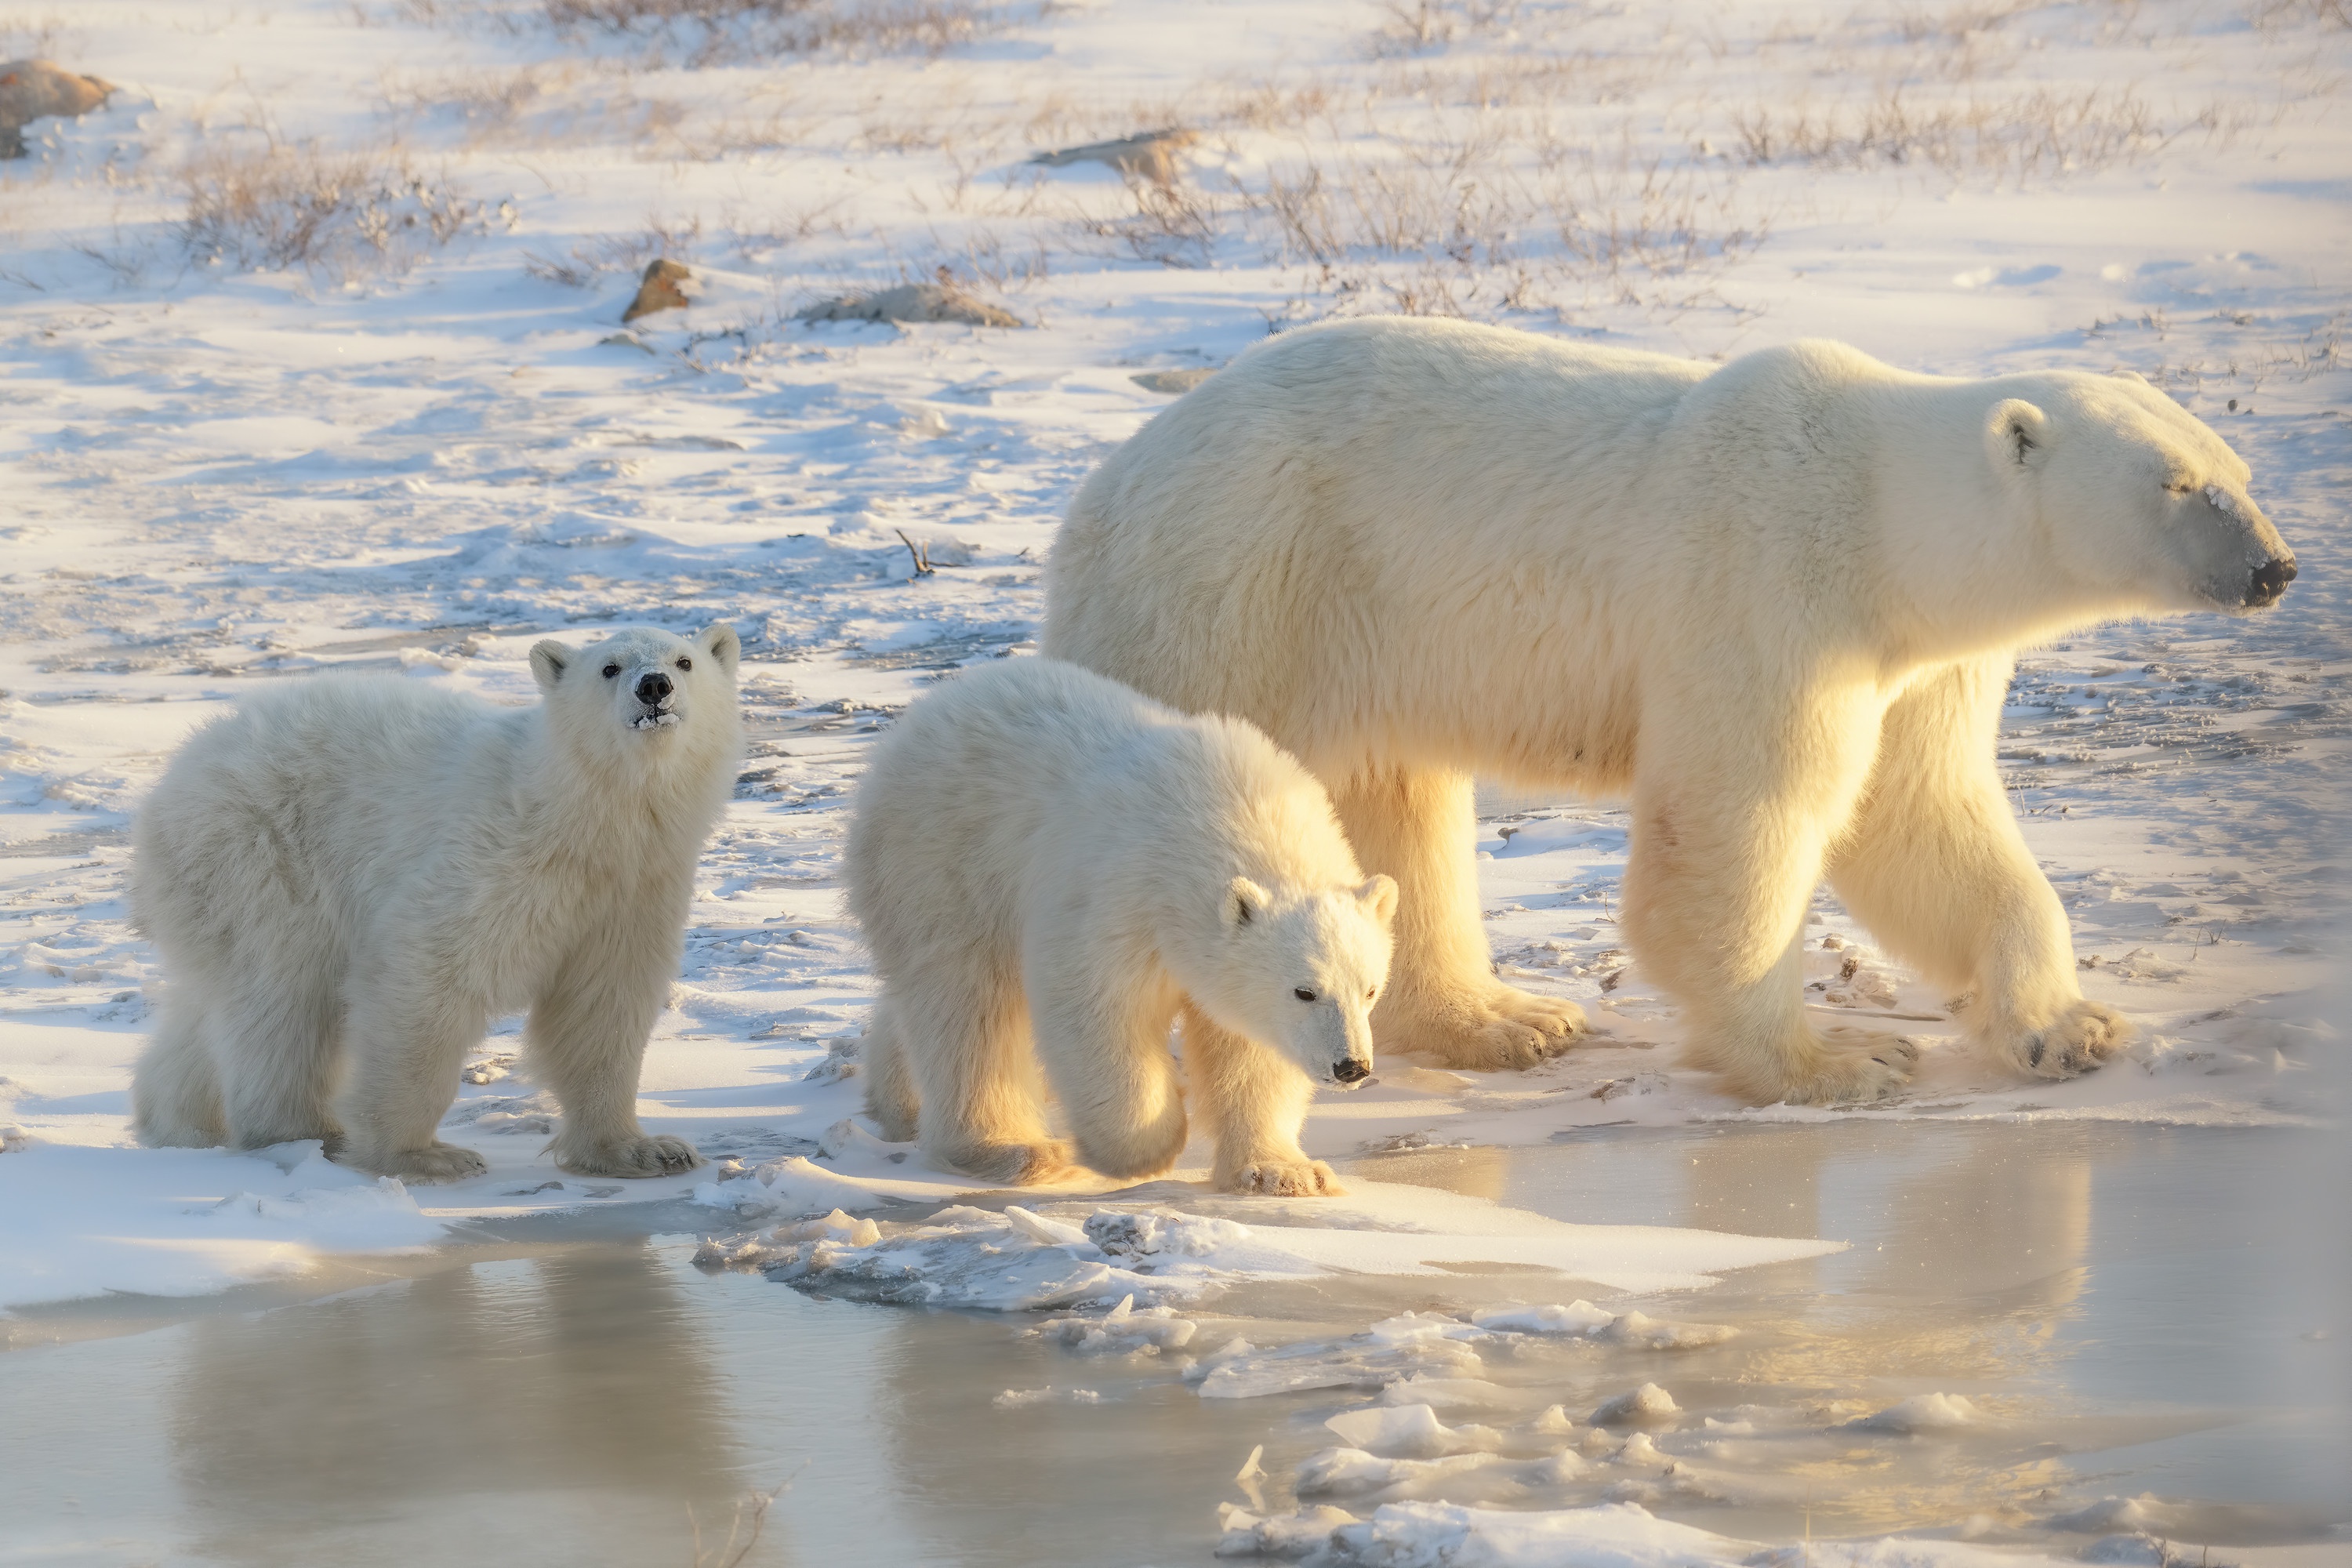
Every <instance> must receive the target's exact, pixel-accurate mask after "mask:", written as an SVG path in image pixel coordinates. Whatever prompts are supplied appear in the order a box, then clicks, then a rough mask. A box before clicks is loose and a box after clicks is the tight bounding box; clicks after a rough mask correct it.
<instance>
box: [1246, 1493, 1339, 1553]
mask: <svg viewBox="0 0 2352 1568" xmlns="http://www.w3.org/2000/svg"><path fill="white" fill-rule="evenodd" d="M1355 1522H1356V1516H1355V1515H1354V1514H1352V1513H1349V1511H1348V1510H1346V1509H1343V1508H1334V1507H1332V1506H1331V1505H1330V1504H1328V1503H1317V1504H1315V1505H1313V1506H1311V1507H1307V1508H1302V1509H1300V1510H1298V1511H1297V1512H1296V1513H1293V1514H1286V1515H1284V1516H1281V1517H1278V1518H1273V1519H1261V1518H1260V1517H1258V1516H1257V1515H1256V1514H1254V1513H1252V1512H1250V1511H1249V1510H1246V1509H1242V1508H1236V1507H1234V1505H1233V1504H1231V1503H1227V1504H1225V1505H1223V1508H1222V1509H1221V1510H1220V1511H1219V1518H1218V1521H1217V1524H1218V1528H1219V1530H1220V1531H1223V1534H1222V1535H1221V1536H1220V1537H1219V1539H1218V1542H1217V1555H1218V1556H1220V1557H1272V1558H1279V1559H1283V1560H1286V1561H1296V1560H1297V1559H1299V1558H1302V1557H1305V1556H1307V1554H1308V1553H1309V1552H1316V1551H1318V1550H1320V1549H1321V1548H1322V1547H1323V1546H1324V1545H1325V1544H1326V1543H1327V1542H1329V1540H1330V1538H1331V1531H1333V1530H1335V1529H1337V1528H1338V1527H1339V1526H1340V1525H1343V1524H1353V1523H1355Z"/></svg>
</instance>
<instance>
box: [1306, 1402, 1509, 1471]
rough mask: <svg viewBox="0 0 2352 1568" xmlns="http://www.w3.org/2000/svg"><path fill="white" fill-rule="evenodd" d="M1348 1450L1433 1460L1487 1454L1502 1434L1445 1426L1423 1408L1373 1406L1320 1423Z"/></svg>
mask: <svg viewBox="0 0 2352 1568" xmlns="http://www.w3.org/2000/svg"><path fill="white" fill-rule="evenodd" d="M1323 1425H1324V1426H1328V1427H1329V1428H1330V1429H1331V1430H1332V1431H1334V1432H1336V1433H1338V1434H1339V1436H1340V1437H1341V1438H1342V1439H1343V1440H1345V1441H1346V1442H1347V1443H1348V1444H1349V1447H1356V1448H1361V1449H1363V1450H1364V1451H1365V1452H1367V1453H1371V1454H1379V1455H1381V1456H1382V1457H1384V1458H1408V1459H1433V1458H1441V1457H1443V1456H1444V1455H1447V1454H1467V1453H1476V1452H1491V1451H1493V1450H1494V1449H1496V1448H1499V1447H1502V1435H1501V1434H1500V1433H1498V1432H1496V1431H1495V1430H1494V1429H1493V1428H1492V1427H1488V1426H1445V1425H1444V1423H1442V1422H1441V1421H1439V1420H1438V1419H1437V1412H1436V1411H1434V1410H1433V1409H1431V1408H1430V1407H1429V1406H1428V1405H1375V1406H1373V1407H1371V1408H1370V1409H1365V1410H1345V1411H1342V1412H1340V1413H1339V1415H1334V1416H1332V1417H1331V1418H1330V1419H1328V1421H1326V1422H1324V1423H1323Z"/></svg>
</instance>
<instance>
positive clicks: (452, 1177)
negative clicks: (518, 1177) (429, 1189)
mask: <svg viewBox="0 0 2352 1568" xmlns="http://www.w3.org/2000/svg"><path fill="white" fill-rule="evenodd" d="M339 1163H343V1164H351V1165H357V1166H359V1167H360V1168H361V1169H362V1170H365V1171H373V1172H374V1173H376V1174H377V1175H379V1176H397V1177H399V1178H400V1179H401V1180H402V1181H404V1182H463V1181H467V1180H468V1179H470V1178H472V1177H475V1176H479V1175H485V1174H488V1172H489V1168H490V1163H489V1162H488V1160H485V1159H483V1158H482V1157H481V1156H480V1155H479V1154H477V1153H475V1152H473V1151H472V1150H471V1149H466V1148H461V1147H459V1146H458V1145H457V1144H455V1143H441V1142H434V1143H429V1144H427V1145H425V1147H424V1148H422V1149H395V1150H393V1151H392V1152H389V1153H383V1154H362V1153H360V1152H357V1151H356V1150H353V1151H351V1152H348V1153H347V1154H345V1155H344V1156H343V1157H341V1160H340V1161H339Z"/></svg>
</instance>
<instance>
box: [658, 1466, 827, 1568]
mask: <svg viewBox="0 0 2352 1568" xmlns="http://www.w3.org/2000/svg"><path fill="white" fill-rule="evenodd" d="M806 1468H808V1466H806V1465H805V1464H803V1466H802V1467H801V1470H804V1469H806ZM800 1477H801V1471H800V1470H794V1471H793V1473H792V1474H791V1475H789V1476H786V1477H785V1478H784V1479H782V1480H781V1481H778V1482H777V1483H776V1484H775V1485H774V1486H772V1487H771V1488H769V1489H767V1490H766V1491H763V1492H751V1493H748V1494H746V1495H745V1496H744V1497H743V1498H742V1499H740V1500H738V1501H737V1502H736V1504H735V1517H734V1518H733V1519H731V1520H730V1521H727V1539H726V1540H725V1541H724V1542H720V1543H719V1545H718V1546H716V1547H714V1548H713V1549H712V1550H711V1551H710V1552H708V1553H705V1552H704V1551H703V1549H702V1521H700V1520H698V1519H697V1518H695V1517H694V1505H693V1504H692V1503H688V1504H687V1505H686V1522H687V1526H688V1529H690V1530H691V1531H693V1532H694V1568H736V1565H737V1564H738V1563H741V1562H742V1561H743V1559H744V1558H746V1557H749V1556H750V1555H751V1548H752V1547H754V1546H756V1545H758V1544H759V1542H760V1531H761V1529H763V1528H764V1527H765V1526H766V1524H767V1522H768V1510H769V1509H771V1508H772V1507H774V1506H775V1501H776V1500H777V1499H778V1498H780V1497H782V1496H783V1495H784V1493H785V1492H786V1491H788V1490H790V1489H791V1488H792V1484H793V1482H794V1481H796V1480H798V1479H800ZM739 1542H740V1543H739Z"/></svg>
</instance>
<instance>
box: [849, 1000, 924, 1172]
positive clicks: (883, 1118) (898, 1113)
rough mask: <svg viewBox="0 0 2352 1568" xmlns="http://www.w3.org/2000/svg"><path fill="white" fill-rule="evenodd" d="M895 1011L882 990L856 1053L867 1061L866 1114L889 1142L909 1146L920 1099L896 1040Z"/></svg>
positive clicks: (912, 1075)
mask: <svg viewBox="0 0 2352 1568" xmlns="http://www.w3.org/2000/svg"><path fill="white" fill-rule="evenodd" d="M894 1011H895V1010H894V1009H893V1008H892V1007H891V1005H890V994H889V993H888V992H887V991H885V992H884V993H883V994H882V1000H881V1001H879V1002H877V1003H876V1004H875V1005H874V1016H873V1017H872V1018H871V1019H869V1020H868V1021H867V1022H866V1042H865V1046H864V1048H863V1050H862V1051H861V1052H860V1053H859V1054H860V1055H862V1056H863V1057H864V1058H866V1115H868V1116H870V1117H872V1118H873V1119H874V1122H875V1125H876V1126H877V1127H879V1128H881V1129H882V1136H883V1137H884V1138H886V1139H887V1140H888V1141H889V1142H893V1143H910V1142H913V1141H914V1137H915V1118H916V1114H917V1113H918V1112H919V1110H921V1108H922V1100H921V1097H920V1096H919V1094H918V1093H917V1092H916V1089H915V1075H914V1073H913V1071H912V1070H910V1069H909V1068H908V1066H907V1052H906V1048H905V1047H903V1046H902V1045H900V1043H899V1040H898V1020H897V1018H896V1017H895V1016H894Z"/></svg>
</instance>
